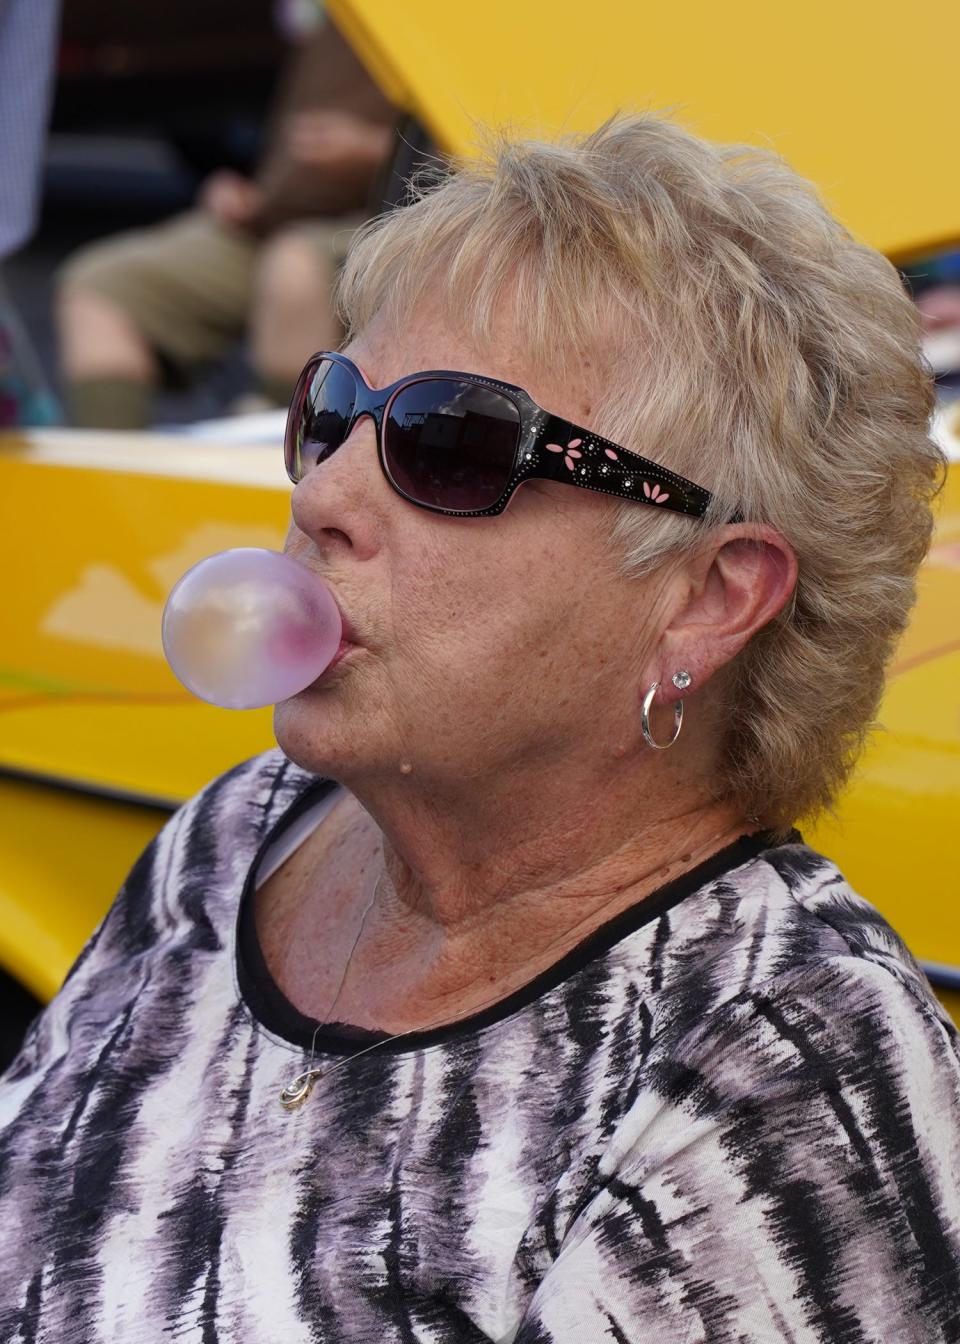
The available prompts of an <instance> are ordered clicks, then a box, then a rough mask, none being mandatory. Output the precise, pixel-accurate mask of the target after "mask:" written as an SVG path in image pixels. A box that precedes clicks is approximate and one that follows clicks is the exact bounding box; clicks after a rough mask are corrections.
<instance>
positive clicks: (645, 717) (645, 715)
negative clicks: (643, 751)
mask: <svg viewBox="0 0 960 1344" xmlns="http://www.w3.org/2000/svg"><path fill="white" fill-rule="evenodd" d="M659 689H660V683H659V681H655V682H654V683H653V685H652V686H651V687H650V689H649V691H647V693H646V695H645V696H644V697H643V710H642V712H641V714H640V728H641V730H642V731H643V740H644V741H645V742H646V743H647V745H648V746H650V747H654V748H655V749H656V750H657V751H666V749H667V747H672V746H673V744H674V742H676V740H677V738H678V737H679V736H680V726H681V724H682V723H683V701H682V700H677V701H676V702H675V704H674V706H673V722H674V728H673V737H671V739H670V741H669V742H654V740H653V736H652V734H651V732H650V707H651V706H652V704H653V697H654V696H655V695H656V693H657V691H659Z"/></svg>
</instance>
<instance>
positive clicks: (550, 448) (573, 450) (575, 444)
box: [545, 439, 583, 471]
mask: <svg viewBox="0 0 960 1344" xmlns="http://www.w3.org/2000/svg"><path fill="white" fill-rule="evenodd" d="M581 443H583V439H571V440H570V442H569V443H568V444H567V446H566V448H561V447H560V445H559V443H548V444H546V445H545V446H546V449H547V452H548V453H563V454H564V458H563V460H564V462H565V463H566V464H567V466H568V468H569V469H570V470H571V471H573V469H574V465H575V463H574V460H573V459H574V458H575V457H583V453H581V452H578V451H577V450H578V448H579V447H580V444H581Z"/></svg>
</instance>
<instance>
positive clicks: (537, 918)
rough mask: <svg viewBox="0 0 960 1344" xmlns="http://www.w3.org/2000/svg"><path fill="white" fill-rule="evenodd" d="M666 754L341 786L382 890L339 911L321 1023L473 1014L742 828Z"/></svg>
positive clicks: (690, 771)
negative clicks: (338, 958) (339, 952)
mask: <svg viewBox="0 0 960 1344" xmlns="http://www.w3.org/2000/svg"><path fill="white" fill-rule="evenodd" d="M682 742H683V737H682V736H681V739H680V741H679V742H678V743H677V745H676V746H675V747H673V748H671V749H670V750H669V751H664V752H655V751H653V750H652V749H651V748H649V747H647V746H646V745H645V744H644V743H643V740H642V738H641V739H640V741H639V743H638V742H636V741H632V742H629V743H624V742H611V743H605V744H600V743H591V744H585V745H584V747H583V750H582V755H581V758H580V759H578V760H567V761H566V762H564V763H562V765H561V763H559V762H556V761H551V760H543V761H535V762H531V761H530V760H529V759H528V760H527V761H526V762H525V768H521V767H520V765H519V763H515V765H514V768H513V769H511V770H509V771H502V772H500V773H498V775H497V777H496V778H491V779H482V778H471V779H469V780H464V781H463V783H462V787H460V788H454V787H451V786H450V783H449V781H446V782H445V783H444V784H443V785H442V786H441V784H440V783H439V781H436V780H431V779H427V778H422V777H420V776H418V771H417V765H416V760H415V758H413V759H411V760H409V761H405V762H403V763H402V768H399V769H396V770H395V771H394V772H393V773H392V774H391V775H389V776H378V777H377V778H376V779H375V780H371V779H364V780H361V779H356V780H344V781H342V782H344V783H345V784H346V785H347V787H348V788H349V789H350V791H351V793H352V795H353V797H352V798H348V799H347V801H346V804H345V806H346V809H347V812H348V814H349V813H351V812H352V813H353V814H354V816H353V817H352V819H351V822H350V824H351V826H352V827H355V828H356V830H355V832H354V833H355V834H356V835H357V837H358V840H359V844H360V847H361V848H366V850H367V853H368V855H369V857H371V858H372V860H373V869H374V870H375V871H377V872H378V873H379V874H381V877H382V880H381V881H380V883H379V888H378V891H377V896H376V899H375V901H374V903H373V904H372V905H371V906H369V908H368V909H367V910H366V912H365V917H364V918H363V919H362V920H361V918H360V916H361V911H362V907H361V909H356V910H355V911H354V916H353V917H354V923H353V925H352V933H351V938H352V937H353V936H357V942H356V946H355V947H354V948H353V951H352V953H351V955H350V958H349V965H348V966H347V967H346V973H345V976H344V981H343V986H342V989H341V991H340V994H339V997H338V1001H337V1003H336V1009H335V1012H333V1013H332V1017H334V1018H335V1019H337V1020H340V1021H349V1022H351V1023H354V1024H356V1025H358V1026H367V1027H370V1028H378V1029H380V1030H390V1031H401V1030H410V1029H426V1028H427V1027H428V1026H430V1025H438V1024H439V1023H440V1022H444V1021H448V1020H455V1019H456V1018H457V1017H462V1016H466V1015H468V1014H469V1013H471V1012H476V1011H479V1010H480V1009H481V1008H482V1007H483V1006H486V1005H487V1004H488V1003H490V1002H493V1001H495V1000H496V999H498V998H502V997H504V996H505V995H506V994H508V993H510V992H512V991H513V990H515V989H519V988H520V987H522V985H524V984H525V983H527V982H528V981H529V980H530V979H532V978H533V977H534V976H535V975H537V974H538V973H539V972H541V971H543V970H546V969H548V968H549V967H550V966H551V965H553V964H554V963H556V962H557V961H558V960H560V959H561V958H562V957H563V956H564V955H565V953H566V952H568V951H570V950H571V949H572V948H573V947H575V946H576V945H577V944H578V943H579V942H581V941H582V940H583V939H584V938H586V937H587V936H588V935H589V934H590V933H591V932H592V931H593V930H594V929H596V928H598V927H599V926H600V925H601V924H603V923H605V922H606V921H607V920H608V919H611V918H612V917H613V916H614V915H616V914H617V913H619V912H620V911H622V910H624V909H626V908H628V907H629V906H632V905H635V904H636V903H637V902H639V901H642V900H643V898H644V897H645V896H647V895H649V894H650V893H651V892H652V891H654V890H656V889H657V888H659V887H661V886H662V885H663V884H664V883H665V882H668V881H670V880H672V879H674V878H676V877H678V876H679V875H680V874H681V873H682V872H684V871H686V870H688V869H690V868H693V867H695V866H696V865H697V864H698V863H701V862H702V861H703V860H704V859H705V858H707V857H709V855H710V854H713V853H715V852H716V851H717V850H719V849H722V848H723V847H724V846H725V845H727V844H729V843H731V842H732V841H733V840H735V839H736V838H737V837H738V836H739V835H741V834H743V833H744V832H745V831H748V830H751V829H755V826H752V825H751V824H750V823H749V822H748V820H747V819H746V818H745V817H744V816H743V815H742V814H740V813H738V811H737V809H735V808H733V807H731V806H730V805H729V804H726V803H723V802H718V801H716V800H715V799H713V798H712V797H711V795H710V790H709V788H708V787H707V785H706V779H707V778H708V776H707V775H706V774H705V773H704V769H703V767H704V764H705V762H704V761H703V760H702V759H699V760H698V757H701V756H702V753H701V752H698V750H697V747H696V745H695V744H694V743H692V742H691V743H688V745H687V748H686V751H683V750H681V743H682ZM363 904H366V901H364V903H363ZM332 1006H333V1005H331V1007H332Z"/></svg>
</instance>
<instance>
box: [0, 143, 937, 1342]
mask: <svg viewBox="0 0 960 1344" xmlns="http://www.w3.org/2000/svg"><path fill="white" fill-rule="evenodd" d="M342 300H343V306H344V313H345V317H346V320H347V323H348V327H349V330H350V332H351V333H352V335H351V339H350V340H349V343H348V344H347V346H346V348H345V350H344V352H343V354H342V355H336V356H326V355H321V356H318V357H315V359H314V360H312V361H311V363H310V365H308V368H307V370H306V371H305V375H304V378H303V379H302V382H301V387H300V391H299V392H298V395H297V397H296V398H295V400H294V404H293V407H292V410H291V419H290V426H289V430H288V444H287V465H288V470H289V471H290V473H291V475H292V476H293V478H294V479H295V480H296V486H295V489H294V491H293V496H292V504H291V507H292V523H291V528H290V533H289V538H288V550H289V551H290V552H291V553H292V554H293V555H295V556H296V557H297V558H298V559H299V560H300V561H301V562H302V563H303V564H305V565H307V566H309V567H310V568H312V569H314V570H315V571H317V572H318V573H320V574H322V575H323V577H324V578H325V579H326V580H327V581H328V582H329V583H330V584H331V586H332V588H333V590H334V592H335V593H336V596H337V599H338V601H339V603H340V605H341V608H342V610H343V612H344V616H345V622H346V626H345V628H346V635H347V643H346V645H345V646H344V648H343V650H342V656H341V657H340V658H339V660H338V661H337V662H336V663H335V664H334V665H333V666H332V668H331V669H330V670H329V671H328V672H327V673H326V674H324V676H323V677H322V678H320V679H318V681H317V682H316V683H315V684H314V685H313V686H311V687H309V688H308V689H307V690H306V691H304V692H303V693H302V694H300V695H298V696H295V697H293V698H292V699H290V700H288V701H286V702H284V703H283V704H281V705H279V706H278V707H277V712H276V720H275V726H276V733H277V739H278V742H279V746H280V750H278V751H273V752H270V753H267V754H266V755H265V756H262V757H259V758H257V759H254V760H252V761H248V762H246V763H245V764H243V765H240V766H238V767H236V769H234V770H233V771H231V772H230V773H229V774H227V775H226V776H224V777H222V778H220V779H218V780H215V781H214V782H213V783H211V784H210V785H209V786H208V787H207V788H206V789H205V790H204V791H203V792H202V793H201V794H200V795H199V796H198V797H196V798H195V799H193V800H192V801H191V802H190V803H188V804H187V805H186V806H185V807H184V808H182V809H181V811H180V812H179V813H178V814H177V815H176V816H175V817H174V818H173V819H172V820H171V821H170V823H169V824H168V825H167V826H166V827H165V829H164V830H163V832H162V833H161V835H160V836H159V837H158V838H157V839H156V840H155V841H154V842H153V843H152V844H151V845H150V847H149V848H148V849H147V851H146V852H145V854H144V855H143V857H142V858H141V859H140V861H139V862H138V863H137V864H136V866H135V867H134V869H133V871H132V872H131V874H130V876H129V878H128V880H127V882H126V884H125V887H124V889H123V891H122V892H121V895H120V897H119V899H118V901H117V903H116V904H115V906H114V908H113V910H112V911H111V913H110V914H109V915H108V917H107V919H106V920H105V922H104V924H103V925H102V927H101V928H100V930H99V931H98V933H97V934H96V935H95V936H94V938H93V940H92V941H91V943H90V945H89V946H88V948H87V949H86V951H85V952H84V954H83V956H82V957H81V959H80V962H79V963H78V965H77V967H76V968H75V970H74V972H73V974H72V976H71V978H70V980H69V981H68V983H67V985H66V986H65V988H64V990H63V991H62V992H61V994H60V996H59V997H58V999H57V1000H56V1001H55V1002H54V1004H53V1005H52V1006H51V1007H50V1008H49V1009H48V1011H47V1012H46V1013H45V1015H44V1016H43V1017H42V1019H41V1020H40V1022H39V1023H38V1024H37V1026H36V1028H35V1030H34V1031H33V1032H32V1034H31V1036H30V1039H29V1040H28V1042H27V1045H26V1047H25V1050H24V1052H23V1054H22V1056H21V1057H20V1059H19V1060H18V1062H17V1063H15V1065H14V1066H13V1068H12V1069H11V1071H10V1073H9V1074H8V1076H7V1079H6V1081H5V1084H4V1086H3V1088H2V1090H0V1106H2V1110H0V1115H2V1117H3V1129H2V1131H0V1134H2V1138H0V1144H2V1147H0V1170H2V1173H3V1176H2V1186H0V1214H2V1217H3V1226H4V1229H5V1236H6V1245H7V1247H8V1252H7V1254H6V1255H5V1257H4V1263H3V1266H2V1268H0V1303H2V1312H3V1314H2V1316H0V1324H2V1326H3V1327H4V1329H3V1331H2V1333H3V1337H4V1338H7V1337H10V1338H23V1339H28V1338H29V1339H37V1340H48V1339H49V1340H53V1339H56V1340H58V1341H61V1342H62V1341H73V1340H77V1341H80V1340H82V1341H84V1344H89V1341H99V1340H111V1341H143V1340H153V1339H159V1338H161V1337H166V1336H167V1335H168V1334H169V1335H172V1336H176V1337H177V1338H180V1339H189V1340H198V1341H199V1340H214V1339H216V1340H221V1341H223V1340H238V1341H239V1340H243V1341H246V1340H274V1339H277V1340H280V1339H283V1340H304V1341H306V1340H363V1341H373V1340H377V1341H379V1340H398V1341H399V1340H423V1341H426V1340H430V1341H467V1340H514V1341H520V1342H522V1344H534V1342H535V1341H536V1342H538V1344H539V1342H540V1341H555V1342H556V1344H560V1342H561V1341H562V1342H566V1341H574V1340H575V1341H578V1342H579V1341H600V1340H620V1341H623V1340H630V1341H648V1340H649V1341H653V1340H656V1341H660V1340H663V1339H669V1340H690V1341H693V1340H708V1341H721V1340H724V1341H727V1340H729V1341H734V1340H736V1341H774V1340H777V1341H780V1340H793V1341H804V1342H805V1341H814V1340H818V1341H819V1340H829V1341H840V1340H844V1341H847V1340H849V1341H853V1340H858V1341H859V1340H864V1341H866V1340H879V1339H883V1340H894V1339H896V1340H898V1341H900V1340H904V1341H905V1340H916V1341H920V1340H923V1341H932V1340H956V1339H958V1338H960V1315H958V1303H960V1245H958V1208H960V1185H958V1176H957V1173H958V1171H960V1125H958V1119H957V1116H958V1092H960V1057H958V1045H957V1035H956V1032H955V1031H954V1029H953V1028H952V1026H951V1025H950V1023H949V1022H948V1020H947V1019H946V1017H945V1015H944V1013H943V1012H942V1010H941V1009H940V1008H939V1007H938V1006H937V1004H936V1003H935V1001H934V1000H933V998H932V997H931V995H930V993H929V990H928V988H927V985H926V983H925V981H924V978H923V976H922V974H921V973H920V971H919V970H918V968H917V966H916V964H915V962H914V961H913V959H912V958H911V956H910V954H909V952H908V951H907V949H906V948H905V947H904V945H903V944H902V943H901V942H900V940H899V939H898V937H897V935H896V934H895V933H894V932H893V931H892V930H891V929H890V928H889V927H888V926H887V925H886V924H885V922H884V921H883V919H882V918H881V917H880V916H879V914H878V913H877V912H876V911H875V910H874V909H873V908H872V907H871V906H870V905H869V904H867V902H866V901H864V900H862V899H861V898H860V897H859V896H857V895H856V894H854V893H853V892H852V891H851V889H850V887H849V886H848V884H847V883H846V881H845V880H844V878H843V876H842V875H841V874H840V873H839V872H838V871H837V869H836V867H835V866H834V865H833V864H832V863H831V862H830V860H829V859H828V858H826V857H823V856H821V855H819V854H816V853H815V852H813V851H812V850H811V849H809V848H808V847H807V846H806V845H805V844H804V842H803V840H802V837H801V835H800V834H799V832H797V831H796V830H795V829H794V822H795V821H796V820H797V819H798V818H801V817H806V816H810V815H811V814H812V813H814V812H816V811H817V809H819V808H823V807H825V806H827V805H828V804H829V803H830V801H831V799H832V798H834V797H835V796H836V794H837V791H838V789H839V788H840V786H841V785H842V783H843V781H844V780H845V778H846V777H847V775H848V773H849V770H850V768H851V765H852V763H853V761H854V759H855V757H856V754H857V750H858V748H859V747H860V745H861V743H862V741H863V738H864V735H865V733H866V731H867V729H868V727H869V724H870V720H871V717H872V715H873V713H874V711H875V708H876V705H877V702H878V697H879V695H880V692H881V687H882V680H883V667H884V664H885V662H886V660H887V658H888V656H889V654H890V651H891V649H892V647H893V645H894V642H895V640H896V638H897V636H898V634H899V633H900V631H901V630H902V629H903V626H904V624H905V622H906V619H907V614H908V609H909V606H910V603H911V600H912V594H913V583H914V575H915V572H916V569H917V566H918V564H919V563H920V560H921V558H922V557H923V554H924V552H925V549H926V547H927V544H928V540H929V535H930V499H931V496H932V494H933V492H934V490H935V488H936V484H937V481H938V479H939V477H940V474H941V472H942V462H941V459H940V456H939V453H938V452H937V450H936V449H935V448H934V447H933V446H932V445H931V443H930V441H929V440H928V438H927V433H926V429H927V418H928V414H929V411H930V404H931V392H930V385H929V382H928V380H927V378H926V376H925V375H924V373H923V371H922V370H921V368H920V367H919V364H918V356H917V330H916V323H915V318H914V315H913V313H912V310H911V307H910V304H909V302H908V300H907V299H906V298H905V296H904V294H903V293H902V290H901V286H900V284H899V281H898V279H897V276H896V274H895V272H894V271H893V269H892V268H891V267H890V266H889V265H888V264H887V263H886V262H885V261H884V260H883V259H882V258H881V257H879V256H878V255H877V254H876V253H874V252H872V251H870V250H869V249H867V248H864V247H862V246H860V245H859V244H857V243H855V242H854V241H853V240H852V239H851V238H849V236H848V235H846V234H845V233H844V232H843V231H842V230H841V229H840V228H839V226H838V225H837V224H836V223H835V222H834V221H833V220H831V219H830V217H829V216H828V215H827V214H826V213H825V212H824V210H823V208H822V206H820V205H819V204H818V203H817V201H816V200H815V199H814V197H813V196H812V194H811V193H810V191H809V190H808V189H807V187H806V186H805V185H804V184H803V183H802V182H800V181H799V180H798V179H797V178H796V177H795V176H794V175H793V174H792V173H790V172H789V171H788V170H787V169H786V168H785V167H784V166H783V165H782V164H780V163H779V162H777V161H776V160H774V159H772V158H771V157H770V156H767V155H764V154H760V153H757V152H755V151H752V150H745V149H739V148H733V149H721V148H716V147H713V146H709V145H707V144H705V143H703V142H702V141H699V140H696V139H694V138H693V137H691V136H689V135H687V134H685V133H684V132H682V131H681V130H679V129H677V128H676V127H673V126H670V125H667V124H665V123H662V122H659V121H656V120H653V119H647V118H637V117H624V118H621V119H618V120H615V121H613V122H611V123H609V124H608V125H606V126H604V127H603V128H601V129H600V130H599V131H598V132H597V133H596V134H594V135H593V136H590V137H588V138H587V139H585V140H583V141H581V142H569V143H566V144H563V145H541V144H529V145H509V144H505V145H502V146H500V147H499V148H498V150H497V151H496V152H495V154H494V155H493V156H492V157H491V159H490V160H489V161H487V162H485V163H483V164H481V165H479V166H475V167H472V168H470V169H467V170H464V171H463V172H462V173H459V174H457V175H454V176H452V177H451V178H449V179H448V180H447V181H446V182H445V183H443V184H441V185H440V186H439V187H438V188H436V189H435V190H432V191H431V192H430V193H428V194H427V195H425V196H424V198H423V199H421V200H419V201H418V202H417V203H415V204H413V205H411V206H410V207H409V208H405V209H402V210H398V211H395V212H393V213H392V214H391V215H389V216H388V217H386V218H384V219H382V220H380V221H378V222H377V223H376V224H375V225H374V226H372V227H371V228H369V230H367V232H366V234H365V236H364V237H363V238H362V239H361V240H360V241H359V243H358V244H357V245H356V246H355V248H354V250H353V252H352V255H351V257H350V259H349V260H348V263H347V266H346V269H345V272H344V276H343V283H342ZM438 370H439V371H441V372H440V374H439V375H437V373H436V371H438ZM445 370H452V371H453V372H452V373H445V372H443V371H445ZM421 371H427V372H431V371H432V374H433V376H431V377H425V376H422V372H421ZM413 375H417V376H413ZM504 384H506V385H508V386H506V387H504ZM511 386H512V387H513V388H514V390H512V391H511V390H510V388H511ZM516 388H521V389H523V391H522V392H520V391H516V390H515V389H516ZM371 389H373V390H372V391H371ZM380 389H391V391H390V392H389V393H384V392H381V391H379V390H380ZM601 436H602V437H601ZM517 487H519V488H517ZM580 487H584V488H580ZM508 503H509V508H507V507H506V505H507V504H508Z"/></svg>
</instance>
